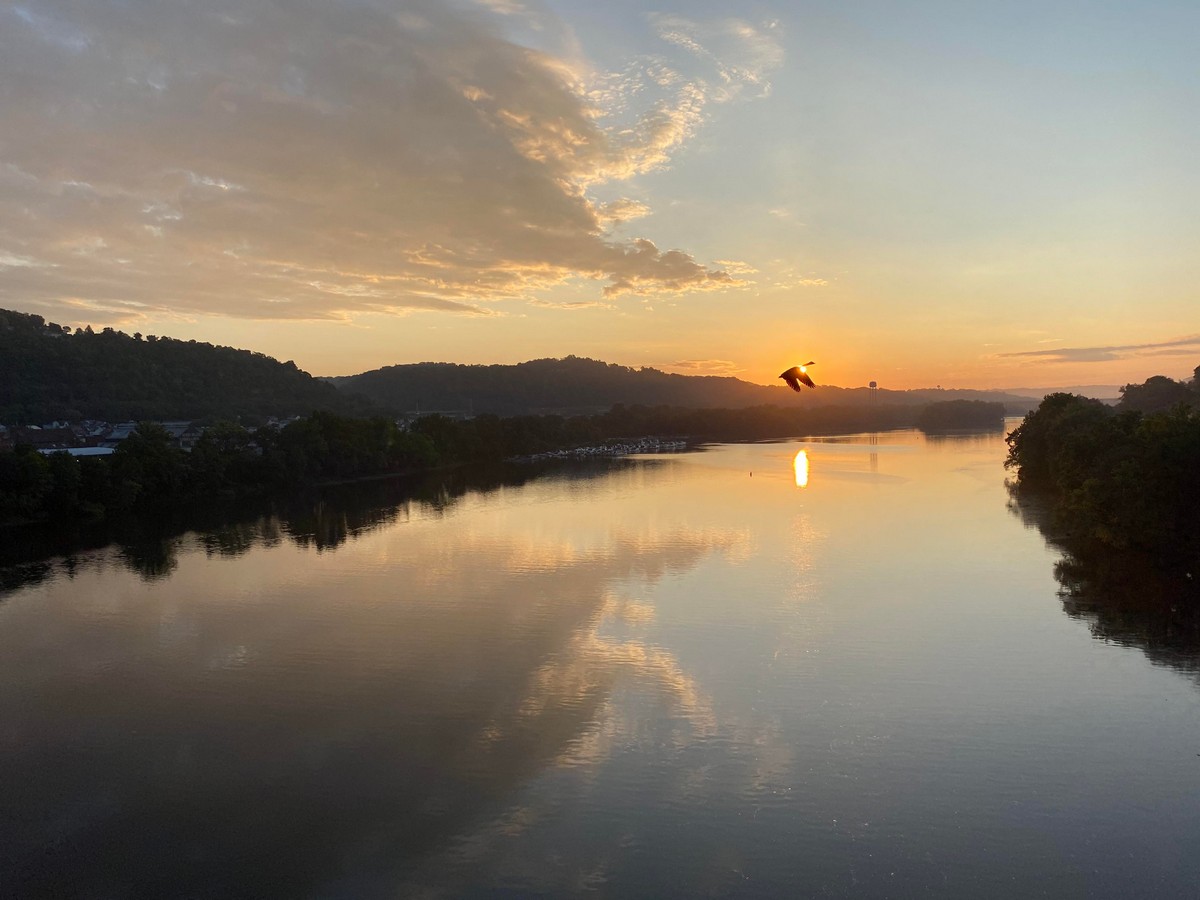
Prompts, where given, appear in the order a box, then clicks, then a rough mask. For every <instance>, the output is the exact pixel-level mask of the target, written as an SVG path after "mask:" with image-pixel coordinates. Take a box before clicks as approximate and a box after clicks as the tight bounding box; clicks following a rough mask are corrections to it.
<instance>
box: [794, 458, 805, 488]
mask: <svg viewBox="0 0 1200 900" xmlns="http://www.w3.org/2000/svg"><path fill="white" fill-rule="evenodd" d="M792 468H793V469H795V470H796V487H799V488H802V487H808V451H807V450H800V451H797V453H796V458H795V459H794V460H792Z"/></svg>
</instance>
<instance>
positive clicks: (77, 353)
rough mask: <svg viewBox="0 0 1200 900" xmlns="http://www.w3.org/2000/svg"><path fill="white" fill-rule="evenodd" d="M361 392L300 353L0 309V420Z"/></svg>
mask: <svg viewBox="0 0 1200 900" xmlns="http://www.w3.org/2000/svg"><path fill="white" fill-rule="evenodd" d="M352 403H353V401H351V400H350V399H349V398H347V397H346V396H345V395H344V394H342V393H339V392H338V391H337V390H336V389H335V388H334V387H333V386H332V385H330V384H327V383H326V382H324V381H321V380H319V379H316V378H313V377H312V376H311V375H309V374H308V373H307V372H303V371H301V370H300V369H298V368H297V367H296V364H295V363H293V362H285V363H281V362H279V361H278V360H276V359H272V358H271V357H269V356H265V355H263V354H262V353H254V352H251V351H249V350H236V349H234V348H232V347H219V346H214V345H212V344H206V343H199V342H197V341H179V340H173V339H171V338H156V337H153V336H151V337H148V338H143V337H142V335H140V334H135V335H132V336H131V335H127V334H124V333H123V332H120V331H115V330H113V329H111V328H105V329H104V330H103V331H100V332H93V331H92V329H91V328H84V329H80V330H76V331H74V332H72V331H71V329H70V328H69V327H64V326H61V325H58V324H55V323H53V322H50V323H47V322H46V321H45V320H44V319H43V318H42V317H41V316H36V315H28V314H26V313H20V312H13V311H11V310H4V309H0V423H4V424H6V425H24V424H41V423H45V422H49V421H54V420H60V419H66V420H78V419H84V418H95V419H106V420H108V421H122V420H130V419H202V418H205V417H220V418H234V417H238V416H256V417H257V416H270V415H275V416H287V415H296V414H302V413H308V412H312V411H313V410H318V409H320V410H333V409H346V408H347V407H348V406H350V405H352Z"/></svg>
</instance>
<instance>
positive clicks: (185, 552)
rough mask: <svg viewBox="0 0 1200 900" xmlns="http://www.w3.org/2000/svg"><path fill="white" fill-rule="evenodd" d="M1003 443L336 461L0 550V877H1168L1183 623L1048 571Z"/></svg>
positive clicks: (1190, 710) (237, 880)
mask: <svg viewBox="0 0 1200 900" xmlns="http://www.w3.org/2000/svg"><path fill="white" fill-rule="evenodd" d="M1004 450H1005V447H1004V443H1003V440H1002V438H1001V437H1000V436H999V435H992V436H976V437H971V438H962V439H943V440H940V441H931V440H926V439H924V438H922V437H921V436H920V435H917V434H912V433H895V434H885V435H877V436H876V435H860V436H856V437H850V438H844V439H836V440H835V439H827V440H822V441H819V442H818V441H810V442H792V443H779V444H759V445H730V446H718V447H713V448H711V449H708V450H706V451H704V452H699V453H688V454H679V455H674V456H663V457H656V458H648V459H644V460H633V461H626V462H623V463H619V464H613V465H596V466H592V467H590V468H582V467H576V468H570V469H565V470H560V471H558V472H556V473H553V472H552V473H549V474H545V475H543V476H541V477H538V478H534V479H532V480H526V481H525V482H524V483H520V484H507V485H504V484H499V485H497V484H493V485H491V486H490V487H489V489H487V490H465V492H464V489H463V488H462V487H461V486H460V487H459V488H458V489H456V490H450V489H446V490H445V491H443V492H441V493H438V492H437V491H434V492H433V494H432V495H430V494H429V492H428V491H426V496H425V499H421V500H404V499H403V498H402V497H401V498H399V499H397V498H395V497H388V498H385V499H386V502H381V501H380V500H379V499H378V495H379V494H381V493H382V492H384V491H385V489H384V488H383V487H382V486H376V487H371V486H368V487H366V488H359V489H358V492H357V494H356V496H355V497H354V498H352V499H351V500H349V501H344V500H343V501H339V500H338V499H337V498H332V499H330V500H329V501H328V502H327V503H325V504H323V505H318V506H315V507H310V508H309V509H308V511H307V513H305V514H304V515H292V516H290V517H284V518H283V519H277V518H264V519H261V520H259V521H258V522H254V523H249V524H245V525H242V526H239V527H228V528H223V529H218V530H214V531H209V532H203V533H189V534H185V535H183V536H182V537H178V538H174V539H172V540H170V541H167V542H165V543H162V542H160V543H158V544H156V545H153V546H151V547H150V549H146V548H141V549H139V548H136V547H135V548H131V547H130V546H124V547H115V546H114V547H110V548H106V549H102V550H94V551H89V552H86V553H82V554H78V555H76V556H74V557H71V558H68V559H62V558H60V559H58V560H55V561H51V562H50V563H49V564H46V565H42V566H40V567H32V568H30V567H26V568H24V569H21V570H19V571H18V570H13V569H10V570H9V571H8V572H7V573H6V574H5V583H6V584H7V585H8V587H7V588H6V589H5V592H4V594H3V595H0V896H5V897H20V896H43V895H45V896H80V897H84V896H86V897H126V896H147V897H169V896H187V897H222V898H224V897H235V896H254V897H354V898H359V897H363V898H375V897H381V898H391V897H410V896H417V897H471V896H505V897H524V896H533V895H543V896H571V895H576V894H585V893H591V894H594V895H599V896H613V897H647V898H662V897H695V896H738V897H741V896H745V897H755V896H760V897H783V896H796V897H823V896H831V897H897V898H904V897H946V898H951V897H953V898H961V897H1005V898H1011V897H1034V896H1045V897H1055V898H1063V897H1067V898H1069V897H1088V898H1094V897H1114V898H1116V897H1121V898H1126V897H1188V898H1193V897H1196V896H1197V895H1198V894H1200V676H1198V674H1197V659H1198V658H1200V651H1198V647H1197V641H1196V640H1195V635H1194V633H1193V631H1190V630H1189V629H1190V628H1192V627H1193V625H1194V622H1193V623H1192V624H1189V623H1188V622H1187V621H1182V622H1179V623H1177V622H1175V621H1173V620H1172V618H1171V616H1172V615H1174V613H1172V611H1171V610H1170V608H1169V607H1161V606H1160V607H1154V606H1153V604H1151V605H1150V606H1151V608H1148V609H1146V610H1140V609H1138V608H1127V607H1121V608H1120V609H1117V610H1109V609H1107V608H1105V607H1104V606H1103V604H1101V603H1099V602H1098V601H1097V600H1096V596H1095V591H1093V593H1092V594H1091V595H1089V594H1088V593H1087V591H1086V590H1085V591H1083V593H1082V594H1079V593H1078V592H1077V593H1076V595H1074V596H1071V597H1067V596H1065V595H1064V596H1060V593H1061V592H1064V591H1065V590H1066V589H1065V588H1064V587H1063V586H1062V585H1061V584H1060V581H1059V580H1057V579H1056V577H1055V563H1056V562H1057V561H1058V560H1059V559H1060V556H1061V554H1060V553H1059V552H1058V551H1057V550H1055V549H1053V548H1052V547H1049V546H1048V545H1047V544H1046V542H1045V540H1044V538H1043V537H1042V536H1041V533H1040V532H1039V531H1038V530H1037V529H1036V528H1035V527H1033V525H1034V523H1035V522H1036V511H1032V512H1030V511H1028V510H1027V511H1026V512H1025V515H1024V517H1022V516H1021V515H1017V514H1015V513H1014V510H1013V509H1011V508H1010V505H1011V504H1010V501H1009V498H1008V495H1007V492H1006V490H1005V487H1004V477H1005V473H1004V470H1003V468H1002V465H1001V463H1002V460H1003V457H1004ZM799 451H803V453H800V452H799ZM371 492H374V494H375V495H376V498H377V499H375V500H374V501H370V502H365V503H364V497H363V495H364V493H366V494H370V493H371ZM371 502H374V505H373V506H372V505H371ZM339 504H341V505H339ZM1060 577H1065V576H1061V573H1060ZM1181 615H1182V614H1181Z"/></svg>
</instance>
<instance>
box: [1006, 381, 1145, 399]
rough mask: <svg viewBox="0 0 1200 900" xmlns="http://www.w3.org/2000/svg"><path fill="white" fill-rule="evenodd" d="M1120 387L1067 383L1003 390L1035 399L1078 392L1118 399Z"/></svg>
mask: <svg viewBox="0 0 1200 900" xmlns="http://www.w3.org/2000/svg"><path fill="white" fill-rule="evenodd" d="M1121 387H1122V386H1121V385H1119V384H1068V385H1065V386H1062V387H1032V388H1005V389H1004V392H1005V393H1007V394H1016V395H1017V396H1018V397H1032V398H1033V399H1035V400H1041V399H1042V398H1043V397H1045V396H1046V395H1047V394H1078V395H1079V396H1080V397H1090V398H1092V399H1093V400H1119V399H1121Z"/></svg>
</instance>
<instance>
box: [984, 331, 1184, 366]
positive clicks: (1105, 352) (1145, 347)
mask: <svg viewBox="0 0 1200 900" xmlns="http://www.w3.org/2000/svg"><path fill="white" fill-rule="evenodd" d="M1198 351H1200V334H1197V335H1190V336H1188V337H1182V338H1176V339H1174V340H1170V341H1157V342H1155V343H1151V344H1111V345H1109V346H1104V347H1058V348H1055V349H1052V350H1022V351H1019V352H1016V353H998V354H996V356H997V357H998V358H1000V359H1026V360H1030V361H1036V362H1047V363H1059V362H1064V363H1065V362H1070V363H1081V362H1082V363H1088V362H1112V361H1114V360H1119V359H1133V358H1136V357H1143V356H1190V355H1194V354H1195V353H1197V352H1198Z"/></svg>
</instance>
